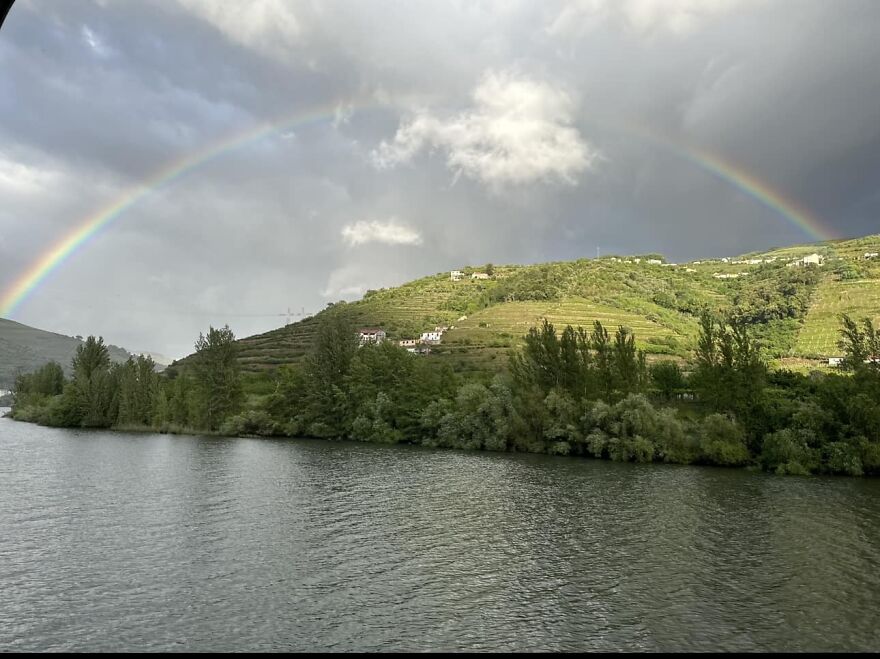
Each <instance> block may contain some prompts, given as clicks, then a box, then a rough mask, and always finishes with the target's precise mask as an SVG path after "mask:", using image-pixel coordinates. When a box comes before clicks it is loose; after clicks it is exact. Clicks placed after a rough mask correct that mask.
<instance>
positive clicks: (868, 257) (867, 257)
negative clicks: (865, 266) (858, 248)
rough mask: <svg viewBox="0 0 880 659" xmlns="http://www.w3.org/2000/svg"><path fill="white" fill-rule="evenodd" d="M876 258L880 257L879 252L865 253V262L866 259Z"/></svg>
mask: <svg viewBox="0 0 880 659" xmlns="http://www.w3.org/2000/svg"><path fill="white" fill-rule="evenodd" d="M878 256H880V252H865V260H866V261H867V260H868V259H876V258H877V257H878Z"/></svg>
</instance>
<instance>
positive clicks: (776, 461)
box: [760, 428, 819, 475]
mask: <svg viewBox="0 0 880 659" xmlns="http://www.w3.org/2000/svg"><path fill="white" fill-rule="evenodd" d="M760 463H761V467H762V468H764V469H766V470H767V471H773V472H775V473H777V474H796V475H807V474H809V473H812V472H813V471H815V470H817V469H818V467H819V455H818V452H817V451H815V450H813V449H811V448H810V446H809V444H808V442H807V439H806V438H805V437H804V435H803V433H798V432H796V431H794V430H791V429H789V428H786V429H784V430H780V431H778V432H774V433H770V434H768V435H766V436H765V437H764V446H763V448H762V450H761V456H760Z"/></svg>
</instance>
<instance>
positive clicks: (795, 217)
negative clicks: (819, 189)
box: [677, 144, 837, 242]
mask: <svg viewBox="0 0 880 659" xmlns="http://www.w3.org/2000/svg"><path fill="white" fill-rule="evenodd" d="M677 151H678V153H679V155H680V156H683V157H685V158H686V159H687V160H690V161H691V162H692V163H694V164H695V165H697V166H699V167H700V168H701V169H703V170H705V171H708V172H710V173H712V174H714V175H715V176H717V177H718V178H720V179H721V180H723V181H725V182H727V183H730V184H731V185H733V186H734V187H735V188H737V189H739V190H740V191H741V192H744V193H745V194H747V195H749V196H750V197H752V198H754V199H756V200H757V201H759V202H761V203H762V204H764V205H765V206H767V207H768V208H770V209H771V210H773V211H776V212H777V213H779V214H780V215H782V216H783V217H784V218H785V219H787V220H788V221H789V222H791V223H792V224H794V225H795V226H796V227H798V228H799V229H801V230H802V231H803V232H804V233H806V234H807V235H808V236H810V237H811V238H813V239H815V240H818V241H820V242H824V241H827V240H834V239H835V238H837V234H836V233H835V232H834V231H833V230H832V229H829V228H828V227H826V226H825V224H824V223H823V222H822V220H820V219H819V218H818V217H817V216H815V215H814V214H813V213H811V212H810V211H809V210H807V209H806V208H804V207H803V206H802V205H801V204H799V203H797V202H796V201H794V200H793V199H788V198H786V197H784V196H783V195H782V194H781V193H780V192H779V191H778V190H775V189H773V188H772V187H770V185H768V184H767V183H766V182H764V181H761V180H759V179H758V178H756V177H755V176H753V175H751V174H749V173H748V172H747V171H745V170H744V169H741V168H740V167H737V166H735V165H733V164H732V163H730V162H729V161H726V160H724V159H723V158H721V157H720V156H718V155H717V154H714V153H710V152H708V151H705V150H703V149H698V148H696V147H694V146H691V145H687V146H683V145H681V144H679V147H678V149H677Z"/></svg>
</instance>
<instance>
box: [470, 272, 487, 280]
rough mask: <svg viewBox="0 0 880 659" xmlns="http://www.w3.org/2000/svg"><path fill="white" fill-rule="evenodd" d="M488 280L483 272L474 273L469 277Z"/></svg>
mask: <svg viewBox="0 0 880 659" xmlns="http://www.w3.org/2000/svg"><path fill="white" fill-rule="evenodd" d="M488 278H489V275H487V274H486V273H485V272H475V273H474V274H472V275H471V279H488Z"/></svg>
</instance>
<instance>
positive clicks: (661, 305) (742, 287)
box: [170, 235, 880, 372]
mask: <svg viewBox="0 0 880 659" xmlns="http://www.w3.org/2000/svg"><path fill="white" fill-rule="evenodd" d="M811 255H814V256H811ZM805 257H806V258H805ZM706 307H708V308H710V309H715V310H717V311H725V310H730V309H733V308H736V309H737V310H738V313H739V314H742V315H744V317H745V321H746V322H748V323H750V324H752V325H753V331H754V332H755V334H756V335H757V337H758V338H759V339H760V340H761V342H762V344H763V345H764V346H765V349H766V354H767V355H768V356H769V357H771V358H773V359H775V360H776V363H777V364H778V365H780V366H785V367H788V368H802V367H806V366H808V365H812V366H816V365H820V364H821V363H823V361H824V363H825V364H826V365H827V362H828V358H829V357H833V356H837V355H839V348H838V347H837V340H838V338H839V332H838V330H839V327H840V314H841V313H849V314H851V315H852V316H854V317H855V318H859V319H860V318H862V317H865V316H867V317H870V318H873V319H874V321H875V322H876V323H880V235H875V236H866V237H864V238H857V239H853V240H834V241H827V242H823V243H815V244H809V245H795V246H790V247H783V248H778V249H770V250H767V251H765V252H760V253H753V254H746V255H743V256H736V257H715V258H709V259H702V260H698V261H692V262H690V263H678V264H673V263H667V262H665V259H663V257H662V256H660V255H658V254H642V255H637V256H611V255H609V256H604V257H602V258H599V259H592V258H591V259H580V260H577V261H565V262H556V263H543V264H536V265H527V266H521V265H503V266H500V265H496V266H494V267H477V268H471V267H468V268H464V267H462V268H461V271H459V270H453V271H451V272H441V273H438V274H436V275H432V276H428V277H424V278H422V279H418V280H415V281H411V282H409V283H406V284H403V285H401V286H398V287H394V288H388V289H382V290H379V291H367V293H366V295H364V298H363V299H362V300H359V301H357V302H350V303H344V302H341V303H336V304H332V305H329V306H328V308H327V309H324V310H323V311H321V312H320V313H318V314H317V315H315V316H313V317H310V318H305V319H303V320H301V321H299V322H297V323H292V324H290V325H287V326H285V327H281V328H279V329H276V330H272V331H270V332H266V333H265V334H260V335H257V336H251V337H247V338H244V339H241V340H240V341H239V342H238V343H239V345H240V346H241V353H240V357H239V361H240V363H241V365H242V367H243V369H244V370H246V371H249V372H266V371H271V370H273V369H275V368H277V367H278V366H280V365H284V364H297V363H300V362H301V361H302V359H303V357H304V356H305V355H306V354H307V353H308V351H309V350H310V349H311V347H312V344H313V342H314V338H315V335H316V331H317V328H318V327H319V325H320V322H321V319H322V318H324V317H327V316H330V315H337V314H338V315H341V316H344V317H345V318H346V319H347V320H348V321H349V322H350V323H351V324H352V325H353V326H355V327H380V328H382V329H383V330H385V331H386V332H387V334H388V338H389V339H391V340H401V339H417V338H418V337H419V336H420V334H421V333H422V332H428V331H431V330H433V329H434V327H435V326H438V325H444V326H447V327H448V328H449V329H448V330H447V331H446V332H445V333H444V334H443V337H442V341H441V343H440V344H439V345H433V346H431V357H430V358H432V359H444V360H447V361H448V362H449V363H450V364H451V365H452V366H453V368H455V369H456V370H458V371H482V372H492V371H497V370H500V369H502V368H503V367H504V364H506V363H507V360H506V358H505V355H506V353H507V352H508V351H509V350H510V349H511V348H515V347H517V346H518V345H520V344H521V342H522V336H523V335H524V334H525V333H526V332H528V330H529V328H530V327H534V326H536V325H539V324H540V323H541V321H542V320H543V319H547V320H549V321H550V322H552V323H554V324H556V325H557V326H558V327H564V326H565V325H566V324H572V325H574V326H583V327H586V328H588V329H589V328H591V326H592V323H593V322H594V321H595V320H600V321H602V323H603V324H604V325H605V326H606V327H607V328H608V329H609V330H611V331H614V330H615V329H616V328H617V326H618V325H624V326H627V327H629V328H631V329H632V330H633V331H634V332H635V334H636V341H637V344H638V346H639V347H640V348H642V349H644V350H645V351H646V353H648V356H649V359H652V358H654V357H655V356H657V355H669V356H671V357H674V358H679V359H681V358H688V357H689V356H690V355H691V354H692V350H693V348H694V345H695V343H696V337H697V335H698V331H699V314H700V310H701V309H703V308H706ZM190 359H191V357H187V358H185V359H183V360H180V361H178V362H176V363H175V364H172V365H171V367H170V368H171V370H172V371H173V370H175V369H176V368H178V367H179V366H184V367H185V365H186V364H187V363H188V362H189V360H190Z"/></svg>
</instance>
